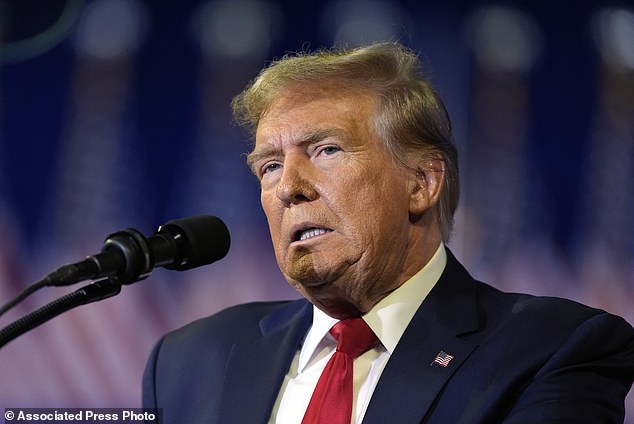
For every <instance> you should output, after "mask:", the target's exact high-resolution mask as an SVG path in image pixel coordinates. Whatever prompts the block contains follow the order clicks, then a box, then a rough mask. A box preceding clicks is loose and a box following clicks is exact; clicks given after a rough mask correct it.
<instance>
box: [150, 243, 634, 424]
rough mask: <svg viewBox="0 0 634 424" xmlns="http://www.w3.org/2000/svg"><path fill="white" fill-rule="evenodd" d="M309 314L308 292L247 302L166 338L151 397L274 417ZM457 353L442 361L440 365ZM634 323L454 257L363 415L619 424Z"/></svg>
mask: <svg viewBox="0 0 634 424" xmlns="http://www.w3.org/2000/svg"><path fill="white" fill-rule="evenodd" d="M311 320H312V305H311V304H310V303H308V302H307V301H306V300H303V299H302V300H298V301H291V302H266V303H251V304H245V305H239V306H235V307H232V308H229V309H227V310H224V311H222V312H219V313H217V314H215V315H213V316H211V317H208V318H204V319H202V320H199V321H196V322H194V323H191V324H189V325H187V326H185V327H183V328H181V329H179V330H176V331H174V332H172V333H170V334H168V335H166V336H165V337H164V338H163V339H162V340H161V341H160V342H159V343H158V344H157V346H156V347H155V349H154V351H153V353H152V355H151V357H150V359H149V361H148V364H147V368H146V371H145V376H144V381H143V402H144V407H146V408H162V410H163V416H164V423H165V424H172V423H179V424H189V423H221V424H232V423H239V424H245V423H248V424H251V423H266V422H267V420H268V419H269V416H270V414H271V410H272V407H273V404H274V402H275V399H276V397H277V395H278V392H279V390H280V386H281V384H282V382H283V379H284V376H285V374H286V372H287V370H288V368H289V366H290V363H291V360H292V359H293V356H294V355H295V353H296V352H297V350H298V349H299V347H300V345H301V343H302V341H303V339H304V336H305V335H306V332H307V331H308V329H309V327H310V325H311ZM441 351H444V352H446V353H447V354H449V355H452V356H453V359H452V360H451V361H450V362H449V364H448V365H447V366H446V367H443V366H441V365H439V364H437V363H435V362H434V358H435V357H436V356H437V354H438V353H439V352H441ZM633 379H634V331H633V329H632V327H631V326H630V325H629V324H628V323H626V322H625V321H624V320H623V319H621V318H619V317H616V316H614V315H610V314H608V313H606V312H604V311H601V310H597V309H591V308H588V307H585V306H582V305H580V304H578V303H574V302H572V301H567V300H563V299H557V298H544V297H534V296H529V295H522V294H508V293H502V292H500V291H498V290H496V289H494V288H492V287H490V286H488V285H486V284H484V283H481V282H478V281H475V280H474V279H472V278H471V276H470V275H469V274H468V273H467V271H466V270H465V269H464V268H463V267H462V266H461V265H460V264H459V263H458V261H457V260H456V259H455V258H454V257H453V255H452V254H451V253H450V252H448V263H447V267H446V269H445V271H444V272H443V274H442V276H441V278H440V280H439V281H438V283H437V284H436V286H435V287H434V289H433V290H432V291H431V292H430V294H429V295H428V297H427V299H425V301H424V302H423V304H422V305H421V307H420V308H419V310H418V311H417V312H416V314H415V316H414V318H413V319H412V321H411V323H410V324H409V326H408V327H407V329H406V331H405V333H404V334H403V337H402V338H401V340H400V342H399V343H398V345H397V347H396V349H395V351H394V352H393V354H392V356H391V357H390V359H389V361H388V363H387V365H386V367H385V369H384V371H383V374H382V375H381V378H380V380H379V382H378V385H377V387H376V390H375V392H374V394H373V396H372V399H371V401H370V404H369V406H368V410H367V412H366V414H365V418H364V420H363V422H364V424H374V423H376V424H385V423H399V424H406V423H442V424H455V423H487V424H490V423H501V422H504V423H530V424H535V423H538V424H541V423H576V424H578V423H592V424H597V423H622V422H623V415H624V406H623V399H624V397H625V395H626V394H627V392H628V390H629V388H630V387H631V384H632V380H633Z"/></svg>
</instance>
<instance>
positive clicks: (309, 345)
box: [298, 243, 447, 372]
mask: <svg viewBox="0 0 634 424" xmlns="http://www.w3.org/2000/svg"><path fill="white" fill-rule="evenodd" d="M446 264H447V252H446V251H445V247H444V245H443V244H442V243H441V244H440V246H438V249H436V252H435V253H434V255H433V256H432V258H431V259H430V260H429V262H427V264H425V266H424V267H423V268H421V270H420V271H418V272H417V273H416V274H414V275H413V276H412V277H411V278H410V279H409V280H407V281H406V282H405V283H403V284H402V285H401V286H400V287H399V288H397V289H396V290H394V291H393V292H392V293H390V294H389V295H387V296H386V297H384V298H383V299H381V301H380V302H379V303H377V304H376V305H374V307H373V308H372V309H371V310H370V311H369V312H368V313H367V314H365V315H364V316H363V319H364V320H365V322H366V323H367V324H368V325H369V326H370V328H371V329H372V331H374V334H376V336H377V338H378V339H379V340H380V341H381V343H382V344H383V346H384V347H385V349H386V350H387V351H388V352H389V353H390V354H391V353H392V352H393V351H394V349H395V348H396V345H397V343H398V341H399V340H400V338H401V336H402V335H403V333H404V332H405V328H407V325H408V324H409V322H410V321H411V320H412V318H413V317H414V314H415V313H416V311H417V310H418V308H419V307H420V305H421V303H423V300H425V298H426V297H427V295H428V294H429V292H430V291H431V289H432V288H433V287H434V286H435V285H436V282H437V281H438V279H439V278H440V275H441V274H442V272H443V270H444V269H445V265H446ZM337 321H339V320H337V319H336V318H332V317H331V316H329V315H327V314H326V313H324V312H323V311H322V310H321V309H319V308H317V307H315V306H313V323H312V327H311V329H310V330H309V331H308V334H307V335H306V339H305V340H304V344H303V346H302V348H301V350H300V353H299V362H298V371H299V372H301V371H302V370H303V369H304V367H306V365H307V364H308V362H309V361H310V359H311V358H312V357H313V356H314V355H315V353H316V352H317V351H319V350H321V349H328V348H331V347H332V346H333V345H335V342H334V339H333V338H332V336H330V335H329V334H328V331H330V329H331V328H332V326H333V325H335V324H336V323H337Z"/></svg>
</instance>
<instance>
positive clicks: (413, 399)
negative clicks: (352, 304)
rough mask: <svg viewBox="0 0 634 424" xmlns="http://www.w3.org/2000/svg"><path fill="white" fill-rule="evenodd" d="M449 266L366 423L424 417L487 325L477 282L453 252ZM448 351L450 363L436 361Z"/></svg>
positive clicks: (399, 350) (395, 357)
mask: <svg viewBox="0 0 634 424" xmlns="http://www.w3.org/2000/svg"><path fill="white" fill-rule="evenodd" d="M447 256H448V258H447V267H446V268H445V271H444V272H443V275H442V276H441V278H440V280H439V281H438V283H437V284H436V286H435V287H434V289H433V290H432V291H431V292H430V293H429V295H428V297H427V299H425V301H424V302H423V304H422V305H421V306H420V308H419V309H418V311H417V312H416V314H415V315H414V318H413V319H412V321H411V322H410V324H409V326H408V327H407V329H406V330H405V333H404V334H403V337H402V338H401V340H400V341H399V343H398V345H397V346H396V349H395V350H394V352H393V354H392V356H391V357H390V359H389V361H388V363H387V365H386V367H385V370H384V371H383V374H382V375H381V378H380V380H379V382H378V385H377V387H376V389H375V391H374V395H373V396H372V399H371V401H370V404H369V406H368V410H367V411H366V414H365V418H364V420H363V423H364V424H372V423H377V424H378V423H384V422H385V418H386V417H390V422H398V423H412V422H421V421H422V420H423V419H424V417H425V416H426V415H427V414H428V412H429V411H430V410H431V409H433V404H434V401H435V399H436V397H437V396H438V394H439V392H440V391H441V390H442V388H443V386H444V385H445V383H446V382H447V381H448V380H449V379H450V378H451V376H452V375H453V374H454V373H455V372H456V370H457V369H458V368H459V367H460V365H461V364H462V362H463V361H465V360H466V359H467V358H468V357H469V355H470V354H471V353H472V352H473V351H474V350H475V348H476V347H477V343H478V340H477V337H469V338H463V337H461V336H464V335H466V334H469V333H474V332H477V331H478V329H480V327H481V323H480V319H479V317H478V312H477V311H478V309H477V304H478V303H477V296H476V292H475V287H474V284H471V277H470V276H469V275H468V273H467V272H466V270H464V268H462V266H461V265H460V264H459V263H458V262H457V260H456V259H455V258H454V257H453V255H452V254H451V252H448V255H447ZM441 352H444V353H446V354H448V355H451V356H452V357H453V358H450V360H449V362H448V363H447V364H446V366H443V365H441V364H438V363H436V362H434V359H435V358H436V356H437V355H438V354H439V353H441Z"/></svg>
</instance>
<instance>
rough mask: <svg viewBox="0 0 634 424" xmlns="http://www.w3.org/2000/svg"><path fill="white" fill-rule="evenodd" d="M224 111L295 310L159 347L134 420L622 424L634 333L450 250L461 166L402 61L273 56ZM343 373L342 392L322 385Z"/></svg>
mask: <svg viewBox="0 0 634 424" xmlns="http://www.w3.org/2000/svg"><path fill="white" fill-rule="evenodd" d="M233 107H234V114H235V116H236V118H237V120H238V122H240V123H242V124H245V125H247V126H249V127H250V128H251V129H252V130H253V131H254V135H255V144H254V148H253V151H252V152H251V153H250V154H249V156H248V163H249V165H250V166H251V168H252V170H253V172H254V173H255V175H256V176H257V177H258V179H259V180H260V184H261V202H262V206H263V208H264V211H265V214H266V216H267V219H268V223H269V228H270V232H271V238H272V241H273V247H274V250H275V255H276V258H277V263H278V265H279V268H280V270H281V272H282V273H283V275H284V277H285V278H286V280H287V281H288V283H289V284H291V285H292V286H293V287H295V288H296V289H297V290H298V291H299V292H300V293H301V294H302V296H303V298H304V299H301V300H298V301H293V302H273V303H270V302H269V303H254V304H248V305H240V306H236V307H233V308H230V309H227V310H225V311H222V312H220V313H218V314H216V315H214V316H211V317H208V318H206V319H203V320H200V321H197V322H195V323H192V324H190V325H188V326H186V327H184V328H182V329H180V330H177V331H175V332H173V333H171V334H169V335H167V336H166V337H164V338H163V339H162V340H161V341H160V342H159V344H158V345H157V347H156V348H155V350H154V352H153V354H152V356H151V358H150V360H149V362H148V366H147V369H146V374H145V377H144V406H145V407H151V408H155V407H156V408H163V413H164V418H165V422H166V423H172V422H178V423H203V422H205V423H266V422H275V423H285V424H286V423H299V422H302V419H303V418H304V419H305V421H304V422H324V423H331V422H335V418H332V417H333V416H334V415H337V417H338V418H336V420H340V421H337V422H354V423H359V422H361V421H363V423H387V422H390V423H391V422H394V423H420V422H425V423H499V422H505V423H539V422H558V423H563V422H566V423H599V422H601V423H617V422H622V421H623V415H624V406H623V400H624V397H625V395H626V394H627V392H628V390H629V388H630V386H631V384H632V380H633V378H634V331H633V330H632V328H631V326H630V325H629V324H627V323H626V322H625V321H624V320H622V319H621V318H619V317H615V316H613V315H610V314H608V313H606V312H604V311H600V310H596V309H591V308H588V307H585V306H582V305H579V304H576V303H574V302H571V301H567V300H562V299H554V298H538V297H532V296H528V295H518V294H505V293H502V292H500V291H498V290H496V289H494V288H492V287H490V286H488V285H485V284H483V283H481V282H478V281H475V280H474V279H472V277H471V276H470V275H469V274H468V273H467V271H466V270H465V269H464V268H463V267H462V266H461V265H460V264H459V263H458V261H457V260H456V259H455V258H454V256H453V255H452V254H451V252H450V251H449V250H448V249H446V248H445V246H444V244H445V243H446V242H447V241H448V240H449V237H450V234H451V229H452V222H453V213H454V211H455V209H456V206H457V203H458V191H459V188H458V181H459V178H458V165H457V163H458V160H457V153H456V149H455V147H454V144H453V141H452V135H451V125H450V121H449V118H448V116H447V113H446V111H445V108H444V106H443V104H442V101H441V100H440V98H439V97H438V96H437V95H436V93H435V92H434V90H433V89H432V87H430V85H429V84H428V83H427V82H426V80H425V79H424V78H423V77H422V75H421V71H420V64H419V62H418V59H417V58H416V56H415V55H414V54H412V53H411V52H410V51H408V50H406V49H405V48H403V47H401V46H400V45H398V44H393V43H384V44H376V45H371V46H366V47H362V48H358V49H354V50H351V51H322V52H317V53H314V54H299V55H296V56H291V57H287V58H284V59H282V60H280V61H278V62H274V63H273V64H272V65H271V66H269V67H268V68H266V69H265V70H263V71H262V72H261V74H260V75H259V76H258V78H257V79H256V80H255V81H254V82H253V84H251V85H250V86H249V87H248V88H247V89H246V90H245V91H244V92H243V93H242V94H241V95H239V96H238V97H236V99H235V100H234V103H233ZM359 317H361V318H362V320H355V319H354V318H359ZM338 322H341V323H344V325H347V324H345V323H350V322H355V323H360V324H359V325H360V326H362V327H363V328H364V330H363V331H364V332H366V333H367V334H368V337H370V339H369V340H368V343H367V344H368V346H367V347H364V348H363V349H359V352H356V353H355V354H354V355H352V354H347V353H345V355H347V356H342V353H340V352H336V353H335V350H337V351H339V350H341V351H343V348H341V349H339V347H337V346H338V342H340V341H341V338H342V336H341V333H340V332H337V331H338V330H337V331H336V330H335V329H336V328H338V326H335V327H333V325H334V324H336V323H338ZM366 324H367V325H366ZM355 325H357V324H355ZM331 328H333V329H332V330H331ZM368 328H369V330H368ZM348 337H353V336H347V335H344V336H343V338H344V339H345V340H348V339H347V338H348ZM354 337H356V336H354ZM364 343H365V342H364ZM366 348H369V350H367V351H365V350H366ZM357 354H359V355H360V356H358V357H357V358H356V359H353V356H356V355H357ZM334 358H344V359H337V360H335V359H334ZM337 361H344V362H345V361H348V362H347V364H352V365H350V366H352V367H353V373H352V375H353V378H354V382H352V380H345V383H343V382H342V383H337V384H332V383H330V384H328V383H326V382H322V380H324V381H325V378H326V377H323V378H321V376H322V374H323V375H331V374H330V373H331V372H332V373H339V372H340V369H339V368H337V367H338V365H333V364H334V363H335V362H337ZM340 363H341V362H340ZM334 369H337V371H334ZM337 375H338V376H340V375H343V374H337ZM346 375H349V374H346ZM346 378H348V377H346ZM342 379H343V377H342ZM342 381H344V380H342ZM342 387H345V388H344V389H342ZM338 390H341V392H339V391H338ZM332 393H335V394H337V395H336V396H334V397H335V399H334V400H333V399H330V400H328V401H325V400H324V402H326V403H325V405H327V406H324V407H322V408H321V410H320V409H319V403H320V402H322V401H321V400H319V399H321V397H323V398H324V399H325V398H328V397H329V396H330V395H331V394H332ZM338 393H341V394H338ZM344 398H346V400H345V401H344V400H343V399H344ZM328 402H330V403H328ZM339 402H341V403H342V405H343V406H341V408H340V405H339ZM339 409H341V410H342V411H344V412H343V413H342V414H341V416H342V417H343V418H339V415H338V414H339V412H338V411H339ZM333 411H336V412H333ZM324 412H325V413H327V414H330V416H329V417H328V418H320V415H319V414H321V413H324Z"/></svg>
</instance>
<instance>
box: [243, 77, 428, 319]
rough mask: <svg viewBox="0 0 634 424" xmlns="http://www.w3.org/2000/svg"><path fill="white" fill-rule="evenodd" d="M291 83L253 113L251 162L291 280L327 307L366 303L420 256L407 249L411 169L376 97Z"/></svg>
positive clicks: (333, 310) (414, 267)
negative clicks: (383, 125)
mask: <svg viewBox="0 0 634 424" xmlns="http://www.w3.org/2000/svg"><path fill="white" fill-rule="evenodd" d="M293 88H294V89H293V90H290V89H287V90H286V91H285V92H283V93H282V95H281V96H279V97H278V98H277V99H276V100H275V101H274V103H273V104H272V105H271V107H270V109H269V110H268V111H267V113H266V114H265V115H264V116H263V117H262V119H261V120H260V122H259V125H258V128H257V133H256V141H255V148H254V151H253V152H252V153H251V154H250V156H249V162H250V164H251V166H252V168H253V170H254V172H255V174H256V175H257V176H258V178H259V179H260V183H261V202H262V206H263V208H264V212H265V214H266V217H267V219H268V223H269V229H270V232H271V238H272V241H273V246H274V249H275V255H276V258H277V262H278V265H279V268H280V270H281V271H282V273H283V274H284V276H285V277H286V279H287V281H288V282H289V284H291V285H292V286H294V287H295V288H296V289H297V290H299V291H300V292H301V293H302V294H303V295H304V296H305V297H306V298H308V299H309V300H310V301H312V302H313V303H315V304H316V305H317V306H318V307H320V308H321V309H322V310H324V311H326V312H327V313H329V314H330V315H333V316H337V317H346V316H350V315H358V314H359V313H364V312H367V311H368V310H369V309H370V308H371V307H372V306H373V305H374V304H375V303H376V302H378V301H379V300H380V299H381V298H383V297H384V296H385V295H387V294H388V293H389V292H390V291H392V290H394V289H395V288H396V287H398V286H399V285H400V284H402V283H403V282H404V281H405V280H406V279H407V278H409V277H410V276H411V275H413V274H414V273H415V272H416V271H418V269H419V268H420V267H421V266H422V265H423V264H424V262H422V259H420V258H421V253H422V252H420V251H418V252H413V251H412V248H413V246H414V245H415V244H416V243H418V240H412V238H413V233H412V225H411V222H410V202H411V196H410V192H411V190H412V178H413V173H412V172H411V171H410V170H406V169H405V168H404V167H400V166H398V165H396V164H395V163H394V161H393V160H392V159H391V156H390V154H389V153H388V152H387V150H386V149H385V147H384V146H383V144H382V143H381V141H380V140H379V139H378V136H377V134H376V132H375V130H374V124H373V119H374V116H375V112H376V107H377V101H376V99H375V98H374V97H372V96H370V95H369V94H367V93H361V92H358V91H352V90H345V89H344V90H342V89H334V88H323V87H321V88H315V87H313V88H310V87H308V88H306V87H304V88H299V87H293Z"/></svg>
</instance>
